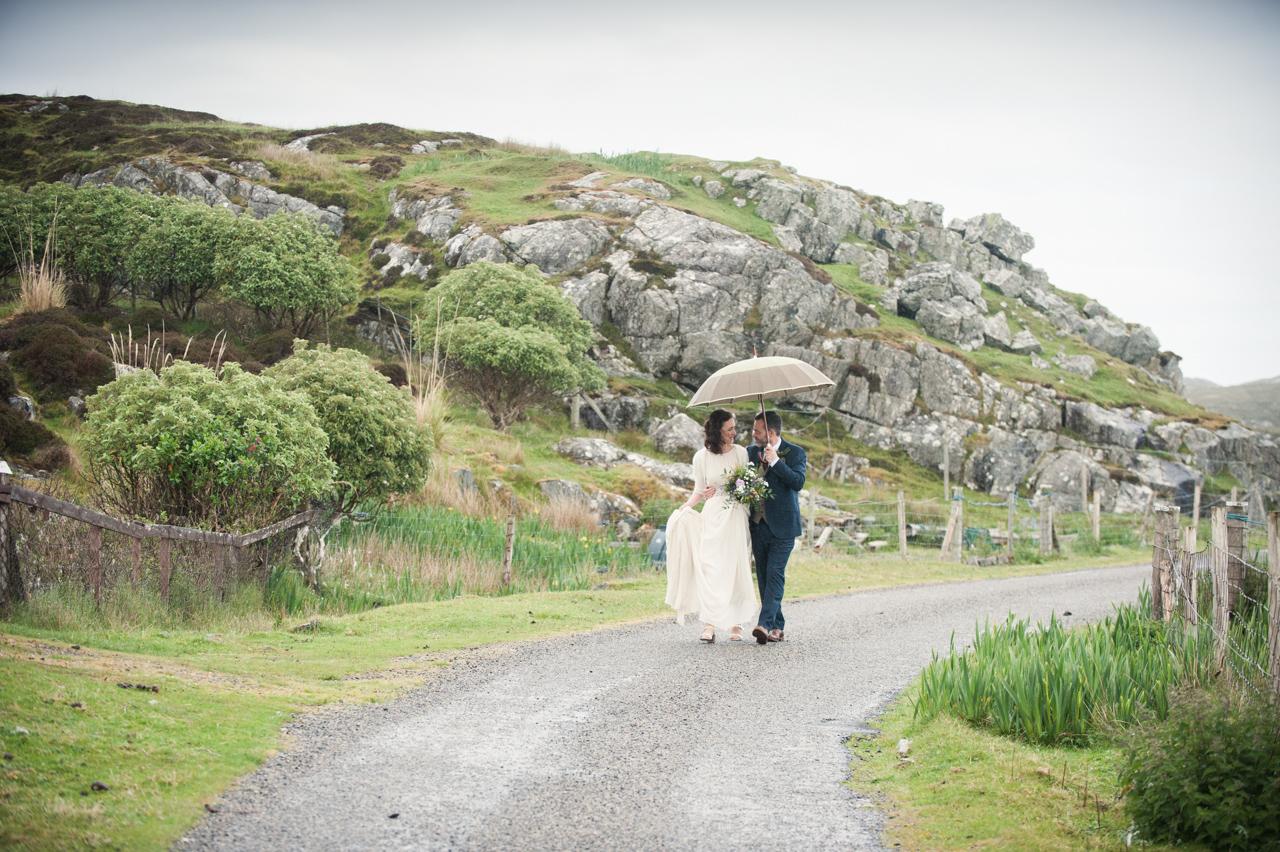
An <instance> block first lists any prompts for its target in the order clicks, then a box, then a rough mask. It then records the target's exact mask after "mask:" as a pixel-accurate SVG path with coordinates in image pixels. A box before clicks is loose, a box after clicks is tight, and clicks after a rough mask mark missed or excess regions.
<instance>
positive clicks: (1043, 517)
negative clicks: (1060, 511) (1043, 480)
mask: <svg viewBox="0 0 1280 852" xmlns="http://www.w3.org/2000/svg"><path fill="white" fill-rule="evenodd" d="M1052 554H1053V489H1051V488H1045V489H1044V491H1043V492H1042V493H1041V494H1040V555H1041V556H1050V555H1052Z"/></svg>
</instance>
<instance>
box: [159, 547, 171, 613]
mask: <svg viewBox="0 0 1280 852" xmlns="http://www.w3.org/2000/svg"><path fill="white" fill-rule="evenodd" d="M172 548H173V542H172V541H170V540H169V539H167V538H162V539H160V546H159V547H158V548H157V549H158V551H159V553H158V555H157V558H158V560H159V562H160V597H162V598H164V599H165V600H166V601H167V600H169V580H170V579H172V577H173V559H172Z"/></svg>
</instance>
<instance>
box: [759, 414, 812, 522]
mask: <svg viewBox="0 0 1280 852" xmlns="http://www.w3.org/2000/svg"><path fill="white" fill-rule="evenodd" d="M747 460H748V461H749V462H751V464H753V465H760V464H763V462H762V461H761V450H760V447H757V446H756V445H755V444H754V443H753V444H751V445H750V446H748V447H747ZM808 466H809V457H808V456H807V455H806V454H805V451H804V447H801V446H799V445H797V444H792V443H789V442H788V441H787V440H786V439H785V438H784V439H783V440H782V443H781V444H780V445H779V446H778V460H777V461H776V462H774V464H773V467H769V468H766V469H765V475H764V481H765V482H767V483H769V488H771V489H772V490H773V496H772V497H770V498H769V499H768V500H766V501H764V522H765V525H766V526H768V527H769V531H770V532H771V533H773V534H774V535H775V536H777V537H778V538H797V537H798V536H799V535H800V532H801V530H802V527H801V525H800V489H801V488H804V475H805V470H806V469H807V468H808Z"/></svg>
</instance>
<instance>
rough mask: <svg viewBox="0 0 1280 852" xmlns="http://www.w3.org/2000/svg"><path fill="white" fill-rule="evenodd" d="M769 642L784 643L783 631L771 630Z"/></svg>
mask: <svg viewBox="0 0 1280 852" xmlns="http://www.w3.org/2000/svg"><path fill="white" fill-rule="evenodd" d="M756 641H759V640H756ZM769 641H770V642H781V641H782V631H781V630H770V631H769Z"/></svg>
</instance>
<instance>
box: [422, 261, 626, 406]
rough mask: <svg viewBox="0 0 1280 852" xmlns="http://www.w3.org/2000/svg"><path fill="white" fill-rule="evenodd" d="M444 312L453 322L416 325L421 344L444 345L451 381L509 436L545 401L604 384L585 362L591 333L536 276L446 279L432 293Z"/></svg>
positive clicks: (467, 273)
mask: <svg viewBox="0 0 1280 852" xmlns="http://www.w3.org/2000/svg"><path fill="white" fill-rule="evenodd" d="M428 298H429V299H432V300H434V301H435V304H436V305H438V306H439V311H438V312H437V310H435V309H433V306H432V305H428V309H427V310H425V311H424V314H426V315H428V316H430V315H433V314H437V313H438V314H439V315H440V316H444V317H454V319H452V320H450V321H448V322H445V323H443V324H442V325H441V326H440V327H439V331H438V332H437V329H436V327H435V326H434V325H427V324H426V323H425V322H421V321H420V322H419V327H418V329H417V334H418V336H419V337H420V338H422V339H435V335H436V334H437V333H438V334H439V335H440V336H441V337H442V338H443V340H444V347H445V349H446V353H447V358H448V362H449V366H450V370H451V379H456V381H457V383H458V384H459V385H461V386H462V387H463V388H464V389H466V390H468V391H470V392H471V393H472V394H474V395H475V396H476V398H477V399H479V400H480V403H481V404H482V405H483V406H484V408H485V410H486V412H488V414H489V418H490V420H491V421H492V422H493V425H494V426H495V427H496V428H498V429H502V430H506V429H507V428H509V427H510V426H511V424H512V423H514V422H515V421H516V420H518V419H519V418H520V417H521V416H522V415H523V413H524V411H525V409H527V408H528V407H529V406H530V405H532V404H533V403H535V402H538V401H540V400H545V399H548V398H553V397H555V396H557V395H566V394H570V393H575V392H577V391H581V390H595V389H597V388H600V387H602V386H603V384H604V374H603V373H601V371H600V369H599V368H598V367H596V366H595V365H594V364H592V363H591V362H590V361H589V360H588V359H587V357H586V352H587V348H588V347H589V346H590V345H591V341H592V331H591V325H590V323H588V322H587V321H586V320H584V319H582V317H581V316H579V314H578V311H577V309H576V308H574V306H573V305H572V304H571V303H570V302H569V301H568V300H567V299H565V298H564V297H563V296H562V295H561V294H560V293H559V292H558V291H557V290H556V289H555V288H554V287H553V286H551V285H550V284H548V283H547V282H546V281H544V280H543V279H542V277H541V276H540V275H539V274H538V273H537V272H536V271H534V270H528V269H518V268H516V267H513V266H510V265H499V264H492V263H483V262H482V263H475V264H472V265H471V266H468V267H466V268H465V269H462V270H459V271H458V272H454V273H453V274H451V275H449V276H448V277H447V278H445V279H444V281H443V282H442V283H441V284H440V285H439V286H437V287H436V288H435V289H434V290H432V291H431V292H430V295H429V296H428Z"/></svg>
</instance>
